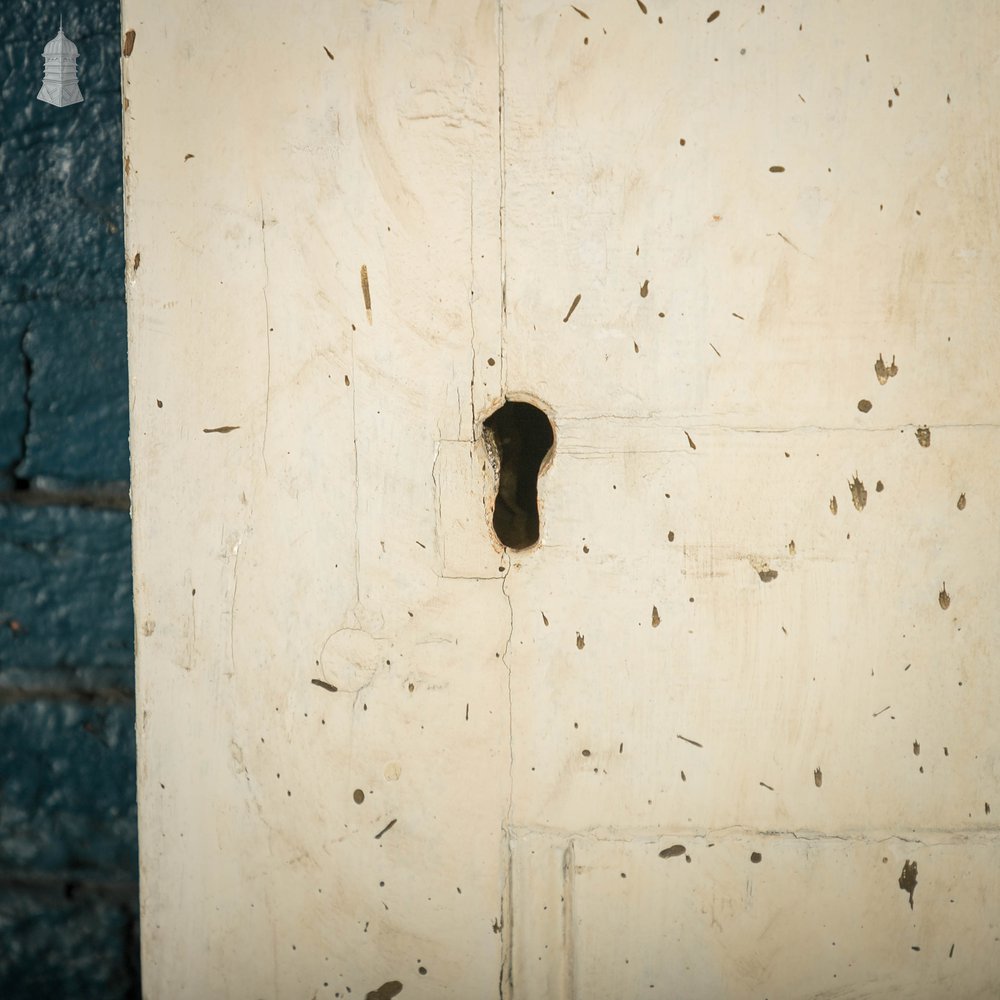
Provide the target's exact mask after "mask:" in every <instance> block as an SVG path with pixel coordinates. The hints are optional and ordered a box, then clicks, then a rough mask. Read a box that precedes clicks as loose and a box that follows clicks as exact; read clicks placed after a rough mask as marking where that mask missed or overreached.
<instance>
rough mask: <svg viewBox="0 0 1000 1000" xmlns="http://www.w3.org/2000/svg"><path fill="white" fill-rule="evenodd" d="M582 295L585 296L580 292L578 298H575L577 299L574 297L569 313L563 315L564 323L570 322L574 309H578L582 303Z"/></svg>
mask: <svg viewBox="0 0 1000 1000" xmlns="http://www.w3.org/2000/svg"><path fill="white" fill-rule="evenodd" d="M582 297H583V296H582V295H580V294H579V293H577V296H576V298H575V299H573V302H572V304H571V305H570V307H569V312H568V313H566V315H565V316H563V322H564V323H568V322H569V318H570V316H572V315H573V311H574V310H575V309H576V307H577V306H578V305H579V304H580V299H581V298H582Z"/></svg>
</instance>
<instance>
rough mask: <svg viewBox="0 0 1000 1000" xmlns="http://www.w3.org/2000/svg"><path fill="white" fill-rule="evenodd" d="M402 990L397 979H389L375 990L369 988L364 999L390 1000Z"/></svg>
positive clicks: (401, 985)
mask: <svg viewBox="0 0 1000 1000" xmlns="http://www.w3.org/2000/svg"><path fill="white" fill-rule="evenodd" d="M402 992H403V984H402V983H401V982H400V981H399V980H398V979H391V980H390V981H389V982H387V983H383V984H382V985H381V986H380V987H379V988H378V989H377V990H369V991H368V992H367V993H366V994H365V1000H392V998H393V997H397V996H399V994H400V993H402Z"/></svg>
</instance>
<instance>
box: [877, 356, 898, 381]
mask: <svg viewBox="0 0 1000 1000" xmlns="http://www.w3.org/2000/svg"><path fill="white" fill-rule="evenodd" d="M898 374H899V368H898V367H897V366H896V355H895V354H894V355H893V356H892V361H890V362H889V364H886V363H885V361H883V360H882V355H881V354H880V355H879V356H878V361H876V362H875V378H877V379H878V382H879V385H885V384H886V382H888V381H889V379H891V378H895V377H896V375H898Z"/></svg>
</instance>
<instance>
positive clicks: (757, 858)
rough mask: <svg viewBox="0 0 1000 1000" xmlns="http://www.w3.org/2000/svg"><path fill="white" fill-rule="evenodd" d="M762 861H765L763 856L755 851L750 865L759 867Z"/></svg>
mask: <svg viewBox="0 0 1000 1000" xmlns="http://www.w3.org/2000/svg"><path fill="white" fill-rule="evenodd" d="M762 860H763V855H762V854H761V853H760V851H753V852H752V853H751V854H750V863H751V864H754V865H759V864H760V863H761V861H762Z"/></svg>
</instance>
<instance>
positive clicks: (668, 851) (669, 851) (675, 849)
mask: <svg viewBox="0 0 1000 1000" xmlns="http://www.w3.org/2000/svg"><path fill="white" fill-rule="evenodd" d="M684 854H687V848H686V847H685V846H684V845H683V844H674V845H672V846H671V847H664V848H663V850H662V851H660V857H661V858H679V857H681V856H682V855H684Z"/></svg>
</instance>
